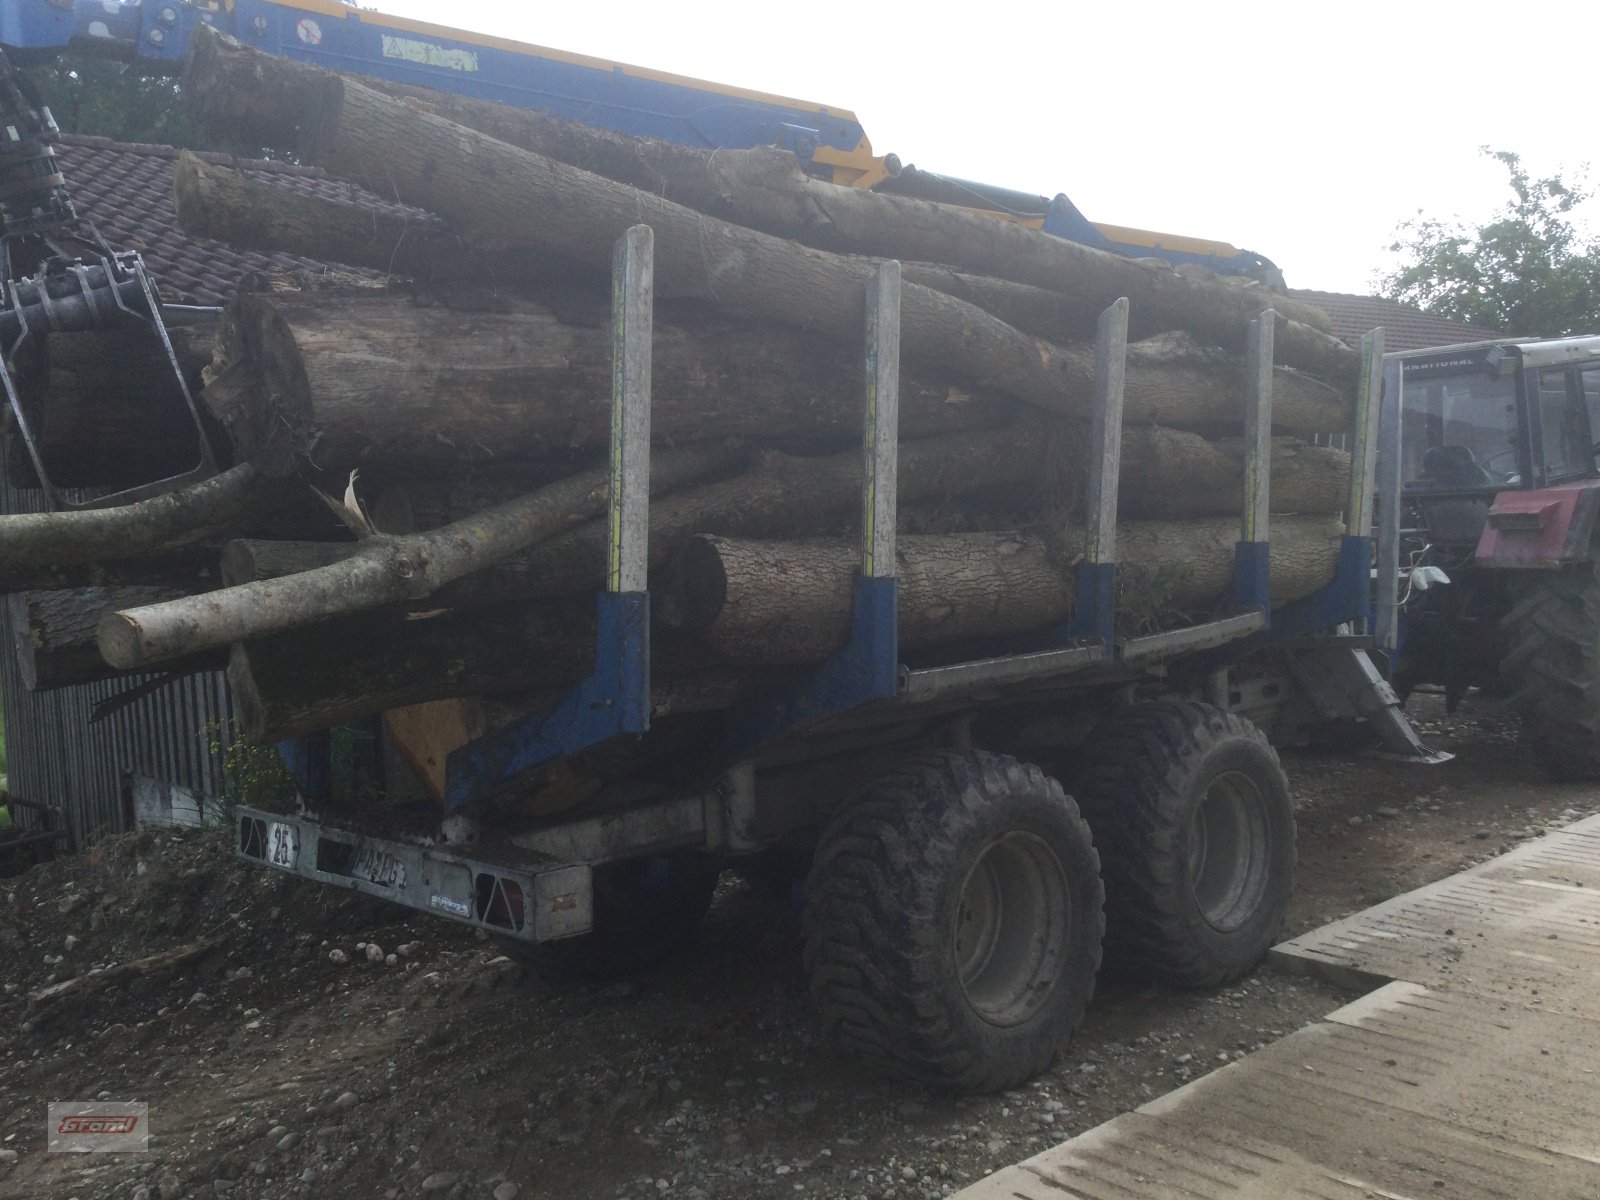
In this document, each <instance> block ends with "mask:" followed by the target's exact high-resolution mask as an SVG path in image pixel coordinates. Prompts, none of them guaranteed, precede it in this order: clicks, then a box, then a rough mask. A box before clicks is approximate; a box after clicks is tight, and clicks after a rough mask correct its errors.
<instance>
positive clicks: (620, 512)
mask: <svg viewBox="0 0 1600 1200" xmlns="http://www.w3.org/2000/svg"><path fill="white" fill-rule="evenodd" d="M654 304H655V234H654V232H653V231H652V230H651V229H650V227H649V226H648V225H635V226H633V227H632V228H631V229H629V230H628V231H627V232H626V233H624V234H623V235H622V237H621V238H620V239H619V240H618V242H617V245H616V249H615V250H614V252H613V253H612V258H611V326H612V328H611V456H610V474H611V478H610V492H609V497H608V504H607V514H606V578H605V590H603V591H602V592H601V593H600V594H599V596H598V597H597V598H596V606H597V609H598V612H597V614H596V615H597V621H596V626H595V639H594V640H595V646H594V670H593V671H592V672H591V673H590V675H589V676H588V678H586V679H585V680H583V682H581V683H579V684H578V685H577V686H576V687H573V688H572V689H570V690H569V691H568V692H567V693H566V694H565V695H564V696H563V697H562V698H561V699H560V700H559V701H558V702H557V703H556V704H555V706H554V707H553V708H550V709H547V710H545V711H542V712H538V713H532V714H529V715H528V716H525V717H522V718H520V719H519V720H516V721H513V722H512V723H511V724H509V725H506V726H503V727H502V728H500V729H498V730H496V731H495V732H493V733H491V734H489V735H488V736H486V737H482V738H479V739H478V740H476V741H474V742H470V743H468V744H467V745H465V746H460V747H458V748H456V749H455V750H452V751H451V752H450V756H449V758H448V759H447V760H446V763H445V790H446V795H447V799H448V801H449V804H450V806H451V807H452V808H460V807H462V806H463V805H465V804H468V803H470V802H472V801H474V800H477V799H480V798H482V797H484V796H486V795H489V794H492V793H493V792H495V791H497V790H498V789H500V788H501V787H503V786H504V785H505V784H507V783H508V782H510V781H512V780H515V779H516V778H517V777H518V776H520V775H522V774H524V773H525V772H527V771H531V770H533V769H534V768H536V767H539V766H542V765H543V764H545V763H548V762H551V761H552V760H554V759H557V758H562V757H565V756H567V755H571V754H577V753H578V752H579V751H582V750H587V749H588V748H589V747H591V746H596V745H599V744H600V743H601V742H604V741H608V740H609V739H611V738H614V737H616V736H618V735H619V734H624V733H643V732H645V731H646V730H647V729H649V728H650V593H649V591H648V590H647V589H648V586H649V568H650V546H649V539H650V342H651V334H652V328H653V322H654Z"/></svg>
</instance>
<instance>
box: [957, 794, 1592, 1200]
mask: <svg viewBox="0 0 1600 1200" xmlns="http://www.w3.org/2000/svg"><path fill="white" fill-rule="evenodd" d="M1272 955H1273V958H1274V960H1275V961H1276V962H1277V963H1278V964H1279V965H1280V966H1284V967H1289V968H1292V969H1297V970H1309V971H1314V972H1316V973H1319V974H1323V975H1327V976H1329V977H1331V978H1334V979H1338V980H1343V981H1345V982H1349V983H1353V984H1357V985H1360V986H1363V987H1371V988H1375V989H1376V990H1374V991H1371V992H1370V994H1368V995H1365V996H1363V997H1362V998H1361V999H1359V1000H1356V1001H1355V1002H1354V1003H1352V1004H1349V1005H1346V1006H1345V1007H1344V1008H1341V1009H1339V1010H1338V1011H1336V1012H1333V1013H1330V1014H1329V1015H1328V1017H1327V1018H1325V1019H1324V1020H1323V1021H1321V1022H1319V1023H1318V1024H1316V1025H1312V1026H1309V1027H1307V1028H1305V1029H1302V1030H1300V1031H1299V1032H1297V1033H1295V1034H1293V1035H1291V1036H1290V1037H1288V1038H1285V1039H1284V1040H1282V1041H1280V1042H1277V1043H1275V1044H1274V1045H1272V1046H1269V1047H1267V1048H1266V1049H1264V1050H1261V1051H1258V1052H1257V1053H1255V1054H1252V1055H1250V1056H1249V1057H1247V1058H1244V1059H1241V1060H1239V1061H1237V1062H1234V1063H1230V1064H1229V1065H1228V1066H1226V1067H1223V1068H1222V1069H1221V1070H1218V1071H1215V1072H1213V1073H1212V1074H1210V1075H1207V1076H1205V1077H1204V1078H1201V1079H1197V1080H1195V1081H1194V1082H1193V1083H1190V1084H1188V1085H1187V1086H1185V1087H1182V1088H1180V1089H1178V1090H1177V1091H1175V1092H1172V1093H1170V1094H1169V1095H1166V1096H1163V1097H1161V1098H1160V1099H1158V1100H1154V1101H1152V1102H1151V1103H1149V1104H1146V1105H1145V1106H1144V1107H1142V1108H1139V1109H1137V1110H1135V1111H1134V1112H1131V1113H1127V1114H1125V1115H1123V1116H1121V1117H1118V1118H1116V1119H1115V1120H1113V1121H1108V1122H1107V1123H1106V1124H1104V1125H1101V1126H1099V1127H1097V1128H1095V1129H1091V1130H1089V1131H1088V1132H1086V1133H1083V1134H1081V1135H1079V1136H1078V1137H1075V1138H1073V1139H1072V1140H1071V1141H1069V1142H1064V1143H1062V1144H1061V1145H1059V1146H1057V1147H1055V1148H1054V1149H1051V1150H1047V1151H1045V1152H1044V1153H1042V1154H1039V1155H1036V1156H1035V1157H1033V1158H1030V1159H1028V1160H1027V1161H1026V1162H1022V1163H1019V1164H1017V1165H1016V1166H1014V1167H1009V1168H1007V1169H1006V1170H1004V1171H997V1172H996V1173H995V1174H993V1175H991V1176H989V1177H988V1178H987V1179H985V1180H983V1181H982V1182H980V1183H977V1184H975V1185H973V1186H972V1187H969V1188H967V1189H965V1190H964V1191H962V1192H960V1193H958V1197H959V1200H1074V1198H1075V1200H1135V1198H1138V1200H1145V1198H1148V1200H1166V1198H1167V1197H1250V1198H1251V1200H1278V1198H1282V1200H1299V1198H1301V1197H1307V1198H1312V1197H1314V1198H1318V1200H1346V1198H1349V1200H1363V1198H1367V1197H1376V1198H1383V1200H1422V1198H1423V1197H1429V1198H1433V1200H1490V1198H1495V1200H1499V1198H1502V1197H1503V1198H1505V1200H1567V1198H1569V1197H1570V1198H1571V1200H1600V818H1590V819H1588V820H1586V821H1582V822H1579V823H1578V824H1576V825H1573V826H1570V827H1569V828H1567V829H1565V830H1562V831H1560V832H1559V833H1553V834H1549V835H1547V836H1545V837H1543V838H1539V839H1537V840H1535V841H1533V842H1530V843H1528V844H1526V845H1524V846H1520V847H1518V848H1517V849H1515V850H1513V851H1511V852H1510V853H1508V854H1504V855H1501V856H1500V857H1498V858H1495V859H1491V860H1490V861H1488V862H1485V863H1482V864H1480V865H1479V866H1477V867H1474V868H1472V869H1471V870H1468V871H1464V872H1462V873H1461V874H1459V875H1455V876H1452V877H1451V878H1449V879H1445V880H1442V881H1440V882H1439V883H1436V884H1432V885H1430V886H1428V887H1425V888H1421V889H1419V890H1417V891H1415V892H1410V893H1407V894H1406V895H1404V896H1397V897H1396V898H1395V899H1393V900H1390V901H1388V902H1387V903H1384V904H1380V905H1378V906H1377V907H1376V908H1371V909H1368V910H1367V911H1365V912H1362V913H1358V914H1357V915H1355V916H1353V917H1349V918H1347V919H1345V920H1343V921H1337V922H1335V923H1334V924H1332V925H1327V926H1324V927H1323V928H1321V929H1318V930H1315V931H1314V932H1312V933H1308V934H1306V935H1305V936H1303V937H1299V938H1296V939H1294V940H1293V941H1289V942H1285V943H1283V944H1282V945H1280V946H1278V947H1277V948H1275V949H1274V950H1273V952H1272Z"/></svg>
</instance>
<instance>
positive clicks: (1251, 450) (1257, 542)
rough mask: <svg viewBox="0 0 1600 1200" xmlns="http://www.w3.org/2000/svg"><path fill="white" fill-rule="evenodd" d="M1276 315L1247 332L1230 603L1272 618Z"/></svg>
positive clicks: (1263, 314) (1270, 312)
mask: <svg viewBox="0 0 1600 1200" xmlns="http://www.w3.org/2000/svg"><path fill="white" fill-rule="evenodd" d="M1277 320H1278V314H1277V313H1276V312H1274V311H1273V310H1272V309H1270V308H1269V309H1266V310H1264V311H1263V312H1261V313H1260V314H1259V315H1257V317H1256V318H1255V319H1254V320H1253V321H1251V322H1250V324H1249V325H1248V326H1247V327H1246V330H1245V398H1244V516H1243V520H1242V521H1241V523H1240V530H1239V544H1238V545H1237V546H1236V547H1235V548H1234V560H1233V602H1234V607H1236V608H1238V609H1241V610H1249V609H1258V610H1260V611H1261V612H1262V613H1266V614H1269V615H1270V614H1271V612H1272V565H1271V564H1272V555H1271V538H1270V535H1269V533H1268V529H1269V523H1268V522H1269V514H1270V513H1271V511H1272V497H1271V491H1272V367H1273V348H1274V347H1273V343H1274V340H1275V334H1276V331H1277Z"/></svg>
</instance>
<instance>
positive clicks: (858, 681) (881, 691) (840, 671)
mask: <svg viewBox="0 0 1600 1200" xmlns="http://www.w3.org/2000/svg"><path fill="white" fill-rule="evenodd" d="M896 592H897V589H896V587H895V580H894V577H893V576H887V577H884V576H877V577H873V576H859V577H857V579H856V581H855V590H854V593H853V594H852V596H851V605H850V641H849V642H848V643H847V644H846V645H845V647H844V649H842V650H840V651H839V652H838V653H837V654H835V655H834V656H833V657H832V658H830V659H829V660H828V661H827V662H825V663H823V664H822V666H821V667H820V668H818V669H817V671H816V673H815V674H813V675H812V676H811V678H810V679H808V680H807V681H806V682H805V683H803V684H801V685H800V686H799V687H798V688H796V689H795V690H794V691H793V692H790V693H787V694H785V695H783V696H779V697H777V698H774V699H772V700H768V701H765V702H762V701H754V702H751V703H750V704H748V705H747V706H746V707H745V708H743V709H742V710H739V711H737V712H735V713H734V714H733V716H732V718H731V719H730V721H729V725H728V750H729V752H730V753H731V754H733V755H735V756H739V755H743V754H746V753H748V752H749V751H750V750H752V749H754V748H755V747H756V746H759V745H760V744H761V743H762V742H764V741H766V740H767V739H768V738H773V737H776V736H777V735H778V734H780V733H783V732H784V731H786V730H788V729H792V728H794V727H795V726H797V725H802V724H805V723H807V722H810V721H817V720H820V719H822V718H823V717H827V716H832V715H833V714H834V713H838V712H843V711H845V710H846V709H849V708H854V707H856V706H857V705H859V704H866V703H868V702H869V701H872V700H888V699H891V698H893V697H894V695H895V693H896V692H897V690H898V689H899V686H900V652H899V644H900V639H899V618H898V614H897V611H896V608H895V602H896Z"/></svg>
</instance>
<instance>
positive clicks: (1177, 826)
mask: <svg viewBox="0 0 1600 1200" xmlns="http://www.w3.org/2000/svg"><path fill="white" fill-rule="evenodd" d="M1073 790H1074V793H1075V794H1076V795H1077V797H1078V802H1079V804H1080V805H1081V806H1082V809H1083V812H1084V815H1085V816H1086V817H1087V818H1088V820H1089V826H1090V828H1091V829H1093V830H1094V837H1095V844H1096V845H1098V846H1099V847H1100V856H1101V863H1102V867H1103V870H1104V873H1105V882H1106V960H1107V964H1108V965H1110V966H1114V967H1116V968H1117V969H1119V970H1121V971H1124V972H1126V973H1128V974H1132V975H1137V976H1142V977H1145V978H1150V979H1154V980H1157V981H1159V982H1163V983H1169V984H1174V985H1177V986H1180V987H1214V986H1216V985H1217V984H1221V983H1226V982H1228V981H1229V980H1232V979H1236V978H1238V977H1239V976H1241V975H1243V974H1245V973H1246V972H1247V971H1249V970H1250V969H1251V968H1252V967H1254V966H1255V965H1256V963H1258V962H1259V961H1260V960H1261V957H1262V956H1263V955H1264V954H1265V953H1266V952H1267V948H1268V947H1269V946H1271V945H1272V941H1273V939H1274V938H1275V937H1276V936H1277V933H1278V930H1279V928H1280V927H1281V926H1282V924H1283V918H1284V914H1285V912H1286V911H1287V909H1288V906H1289V897H1290V894H1291V893H1292V892H1293V890H1294V868H1295V845H1294V840H1295V835H1294V807H1293V803H1292V801H1291V800H1290V798H1289V782H1288V780H1287V779H1286V778H1285V777H1284V774H1283V768H1282V767H1281V766H1280V765H1279V763H1278V756H1277V754H1276V753H1275V752H1274V751H1273V749H1272V746H1271V745H1270V744H1269V743H1268V741H1267V739H1266V736H1265V735H1264V734H1263V733H1262V732H1261V731H1260V730H1259V729H1257V728H1256V727H1255V726H1254V725H1253V724H1251V723H1250V722H1249V721H1247V720H1245V719H1244V718H1243V717H1240V716H1238V715H1236V714H1234V713H1230V712H1226V711H1224V710H1223V709H1220V708H1215V707H1213V706H1211V705H1209V704H1189V703H1156V704H1141V705H1137V706H1135V707H1133V708H1131V709H1128V710H1127V711H1125V712H1123V713H1121V714H1119V715H1118V716H1117V717H1116V718H1114V719H1113V721H1112V722H1111V723H1110V724H1109V725H1108V726H1106V727H1104V728H1103V729H1102V730H1101V731H1100V732H1098V733H1097V734H1096V736H1095V738H1094V747H1093V749H1092V750H1090V752H1089V757H1088V759H1087V761H1086V762H1085V763H1084V766H1083V770H1082V772H1081V773H1080V775H1079V776H1078V780H1077V783H1076V786H1075V787H1074V789H1073Z"/></svg>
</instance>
